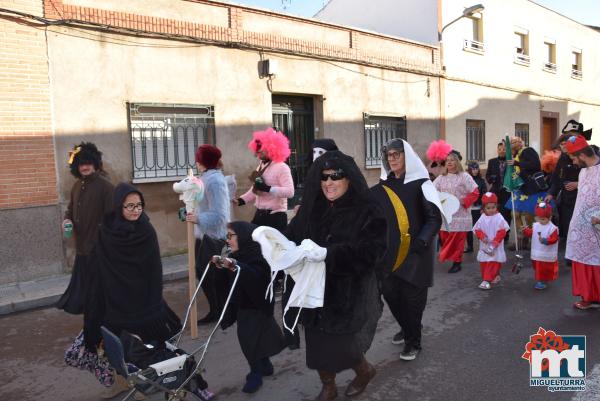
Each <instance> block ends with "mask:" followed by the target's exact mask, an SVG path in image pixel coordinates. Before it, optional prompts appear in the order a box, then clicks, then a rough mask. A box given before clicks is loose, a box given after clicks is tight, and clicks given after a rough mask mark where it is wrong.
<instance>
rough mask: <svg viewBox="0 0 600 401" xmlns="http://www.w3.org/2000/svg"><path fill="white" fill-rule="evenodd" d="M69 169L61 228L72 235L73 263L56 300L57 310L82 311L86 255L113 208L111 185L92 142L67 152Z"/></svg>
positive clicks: (66, 235) (86, 265)
mask: <svg viewBox="0 0 600 401" xmlns="http://www.w3.org/2000/svg"><path fill="white" fill-rule="evenodd" d="M68 164H69V170H70V171H71V174H72V175H73V177H75V179H76V180H77V181H75V183H74V184H73V188H72V189H71V195H70V199H69V206H68V207H67V210H66V212H65V216H64V220H63V222H62V229H63V231H64V233H65V234H64V235H65V237H67V238H68V237H70V236H71V235H74V237H75V251H76V254H75V262H74V263H73V274H72V275H71V280H70V282H69V286H68V287H67V289H66V291H65V292H64V294H63V295H62V296H61V297H60V299H59V300H58V302H57V303H56V307H57V308H58V309H63V310H64V311H65V312H68V313H71V314H74V315H80V314H82V313H83V308H84V302H85V296H86V293H87V287H88V286H89V274H88V271H89V267H88V266H89V254H90V252H91V250H92V248H93V247H94V244H95V243H96V239H97V238H98V229H99V227H100V224H101V223H102V219H103V218H104V215H105V214H106V213H108V212H109V211H110V210H111V208H112V194H113V190H114V187H113V185H112V184H111V183H110V182H109V181H108V180H107V179H106V178H105V176H106V175H105V173H104V171H103V169H102V152H100V151H99V150H98V148H97V147H96V145H94V144H93V143H91V142H81V143H80V144H79V145H77V146H75V147H74V148H73V150H72V151H70V152H69V160H68Z"/></svg>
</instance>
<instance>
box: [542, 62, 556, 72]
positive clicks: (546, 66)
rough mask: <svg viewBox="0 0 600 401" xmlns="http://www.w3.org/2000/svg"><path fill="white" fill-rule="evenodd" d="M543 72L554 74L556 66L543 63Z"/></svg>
mask: <svg viewBox="0 0 600 401" xmlns="http://www.w3.org/2000/svg"><path fill="white" fill-rule="evenodd" d="M544 71H548V72H552V73H555V74H556V64H554V63H550V62H546V63H544Z"/></svg>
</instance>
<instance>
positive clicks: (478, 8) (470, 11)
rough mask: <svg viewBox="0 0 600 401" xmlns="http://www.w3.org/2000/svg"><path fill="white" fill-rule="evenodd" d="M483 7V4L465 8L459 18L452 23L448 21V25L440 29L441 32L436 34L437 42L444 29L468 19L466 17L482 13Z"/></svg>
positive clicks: (440, 38)
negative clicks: (462, 19) (460, 20)
mask: <svg viewBox="0 0 600 401" xmlns="http://www.w3.org/2000/svg"><path fill="white" fill-rule="evenodd" d="M484 8H485V7H484V6H483V4H475V5H474V6H471V7H467V8H465V9H464V10H463V13H462V15H461V16H459V17H458V18H455V19H453V20H452V21H450V22H449V23H447V24H446V25H444V27H443V28H442V30H441V31H440V32H439V33H438V41H440V42H441V41H442V34H443V33H444V30H445V29H446V28H448V27H449V26H450V25H452V24H454V23H455V22H456V21H458V20H459V19H461V18H468V17H472V16H473V14H476V13H479V12H482V11H483V9H484Z"/></svg>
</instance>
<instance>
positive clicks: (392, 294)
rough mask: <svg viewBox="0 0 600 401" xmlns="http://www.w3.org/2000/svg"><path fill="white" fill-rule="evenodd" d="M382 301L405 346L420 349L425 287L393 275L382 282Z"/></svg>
mask: <svg viewBox="0 0 600 401" xmlns="http://www.w3.org/2000/svg"><path fill="white" fill-rule="evenodd" d="M382 287H383V288H382V290H383V291H382V292H383V299H385V302H386V303H387V304H388V307H389V308H390V311H391V312H392V315H394V317H395V318H396V321H397V322H398V324H399V325H400V327H401V328H402V331H403V332H404V341H405V343H406V345H407V346H411V347H414V348H417V349H420V348H421V327H422V325H421V320H422V319H423V311H424V310H425V305H426V304H427V291H428V290H429V289H428V288H427V287H425V288H420V287H417V286H414V285H412V284H411V283H409V282H408V281H404V280H402V279H400V278H398V277H396V276H394V275H390V276H388V277H387V278H385V279H384V280H383V285H382Z"/></svg>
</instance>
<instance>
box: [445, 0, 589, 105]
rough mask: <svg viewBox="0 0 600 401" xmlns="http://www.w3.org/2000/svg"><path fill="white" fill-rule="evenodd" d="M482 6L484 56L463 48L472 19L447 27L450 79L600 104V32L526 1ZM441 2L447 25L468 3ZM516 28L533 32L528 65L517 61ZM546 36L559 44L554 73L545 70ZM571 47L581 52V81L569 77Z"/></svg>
mask: <svg viewBox="0 0 600 401" xmlns="http://www.w3.org/2000/svg"><path fill="white" fill-rule="evenodd" d="M477 2H478V1H474V2H473V3H477ZM480 2H481V3H482V4H483V5H484V6H485V10H484V11H483V13H482V18H481V19H482V24H483V43H484V46H485V52H484V54H483V55H480V54H476V53H472V52H468V51H464V50H463V40H464V39H469V38H471V37H472V34H471V32H472V21H471V20H470V19H468V18H463V19H461V20H459V21H458V22H456V23H455V24H453V25H451V26H449V27H448V28H447V29H446V30H445V31H444V36H443V57H444V64H445V66H446V72H447V75H448V76H449V77H461V78H464V79H468V80H472V81H475V82H484V83H487V84H493V85H498V86H506V87H511V88H516V89H519V90H521V91H523V92H526V91H532V92H536V93H539V94H543V95H547V96H556V97H563V98H571V99H574V100H580V101H581V100H583V101H587V102H592V103H598V104H600V81H599V80H598V76H600V54H599V53H598V42H599V41H600V33H599V32H597V31H595V30H593V29H590V28H588V27H585V26H583V25H581V24H578V23H576V22H575V21H572V20H570V19H568V18H565V17H563V16H561V15H559V14H557V13H555V12H553V11H551V10H548V9H546V8H544V7H541V6H539V5H537V4H535V3H532V2H530V1H527V0H503V1H502V2H499V1H489V0H488V1H486V0H482V1H480ZM443 4H444V6H443V12H442V18H443V24H447V23H448V22H450V21H451V20H452V19H454V18H456V16H458V15H460V14H461V12H462V10H463V8H464V6H465V4H464V0H444V3H443ZM517 26H518V27H521V28H524V29H526V30H528V31H529V49H530V51H529V55H530V58H531V63H530V65H529V66H522V65H519V64H515V62H514V54H515V40H514V32H515V27H517ZM545 37H548V38H552V39H555V40H556V64H557V71H556V73H555V74H554V73H549V72H546V71H544V70H543V68H542V67H543V63H544V62H545V60H546V58H545V47H544V38H545ZM573 47H577V48H579V49H581V50H582V58H583V79H581V80H579V79H574V78H571V60H572V54H571V50H572V48H573ZM448 99H450V98H448Z"/></svg>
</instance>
